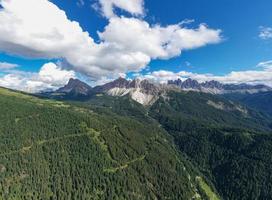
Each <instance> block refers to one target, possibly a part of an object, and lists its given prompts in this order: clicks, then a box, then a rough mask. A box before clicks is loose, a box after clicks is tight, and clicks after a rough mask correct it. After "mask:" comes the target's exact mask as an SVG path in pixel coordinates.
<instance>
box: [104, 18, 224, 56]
mask: <svg viewBox="0 0 272 200" xmlns="http://www.w3.org/2000/svg"><path fill="white" fill-rule="evenodd" d="M220 35H221V30H213V29H209V28H208V27H207V26H206V25H205V24H201V25H200V26H199V27H198V28H196V29H188V28H186V27H183V26H182V24H175V25H169V26H166V27H162V26H160V25H155V26H150V25H149V24H148V23H147V22H145V21H142V20H139V19H136V18H125V17H114V18H111V19H110V21H109V24H108V25H107V26H106V27H105V30H104V32H102V33H99V36H100V38H101V39H102V40H103V41H105V42H106V43H107V44H108V45H110V46H114V47H116V48H118V49H120V50H122V51H124V52H129V51H131V52H135V53H136V52H141V53H142V54H144V55H146V56H147V57H149V58H151V59H158V58H160V59H169V58H172V57H175V56H178V55H180V54H181V52H182V51H183V50H189V49H195V48H198V47H201V46H205V45H207V44H215V43H218V42H220V41H221V39H222V38H221V36H220Z"/></svg>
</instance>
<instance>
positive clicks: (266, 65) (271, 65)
mask: <svg viewBox="0 0 272 200" xmlns="http://www.w3.org/2000/svg"><path fill="white" fill-rule="evenodd" d="M257 67H261V68H265V69H266V70H272V60H269V61H265V62H260V63H259V64H258V65H257Z"/></svg>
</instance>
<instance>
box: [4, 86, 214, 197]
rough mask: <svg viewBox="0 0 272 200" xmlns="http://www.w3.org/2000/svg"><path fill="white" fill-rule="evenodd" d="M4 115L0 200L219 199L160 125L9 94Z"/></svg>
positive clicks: (73, 105)
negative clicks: (177, 149) (176, 148)
mask: <svg viewBox="0 0 272 200" xmlns="http://www.w3.org/2000/svg"><path fill="white" fill-rule="evenodd" d="M0 109H1V112H0V137H1V140H0V199H3V200H7V199H20V200H21V199H25V200H29V199H42V200H46V199H48V200H49V199H50V200H54V199H58V200H62V199H63V200H69V199H209V197H210V198H211V196H212V197H214V198H217V199H218V198H219V197H218V195H217V194H216V192H215V189H214V188H213V187H212V185H211V184H210V183H208V182H209V181H208V180H207V179H206V178H205V177H203V176H202V175H201V174H200V173H199V172H198V170H197V168H196V167H193V166H192V165H191V163H190V162H189V161H188V160H186V159H185V158H184V157H183V156H182V155H181V154H179V153H178V152H177V151H176V150H175V147H174V146H173V145H172V144H171V142H170V141H171V138H170V137H169V136H168V134H167V133H166V132H165V131H164V130H163V129H161V128H160V127H159V125H158V124H157V123H156V122H151V121H146V122H144V121H143V120H142V121H139V120H137V118H135V117H129V115H127V116H125V117H123V116H121V115H117V114H115V113H116V112H115V113H114V112H112V111H111V110H110V109H102V108H101V109H99V108H98V107H96V108H94V109H92V108H91V107H88V108H86V106H83V107H79V106H77V105H75V104H68V103H63V102H58V101H53V100H42V99H38V98H36V97H32V96H28V95H25V94H22V93H17V92H13V91H10V90H6V89H2V88H1V89H0ZM208 184H209V185H210V186H208Z"/></svg>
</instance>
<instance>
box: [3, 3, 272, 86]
mask: <svg viewBox="0 0 272 200" xmlns="http://www.w3.org/2000/svg"><path fill="white" fill-rule="evenodd" d="M12 1H13V2H14V3H13V5H12V4H11V3H8V1H7V0H2V1H0V2H2V3H1V4H2V7H3V8H2V10H4V11H5V10H8V9H12V10H13V11H14V12H17V9H16V6H18V7H19V6H20V5H19V4H20V1H21V2H24V5H25V6H24V8H22V10H23V12H24V13H25V12H27V11H28V9H29V11H30V12H29V14H28V15H29V16H30V15H31V14H33V18H35V17H37V15H39V12H37V13H35V12H34V11H33V9H35V8H36V7H35V6H33V7H32V8H30V7H27V5H31V3H32V2H33V0H11V2H12ZM36 2H39V3H40V4H39V5H38V3H37V5H36V6H37V10H38V8H42V6H43V7H44V8H45V9H44V10H46V9H47V6H48V12H49V13H50V12H53V11H56V12H60V11H61V12H62V11H64V12H65V15H66V17H67V20H66V21H68V22H69V23H70V22H75V21H76V22H78V25H77V26H79V27H80V28H82V32H88V33H89V38H91V39H92V40H93V44H94V45H96V44H98V45H100V44H101V43H105V46H106V45H107V44H108V43H110V45H112V43H115V46H116V45H117V46H119V44H120V46H121V48H123V49H125V50H123V51H121V50H120V49H119V50H120V52H118V55H116V54H112V52H114V49H115V48H116V47H115V46H114V47H111V48H110V47H109V48H107V49H104V50H103V51H102V52H111V54H110V53H107V55H104V54H103V53H101V52H99V53H97V52H96V51H98V50H95V53H94V55H92V56H93V57H96V59H98V58H97V57H98V55H99V56H101V58H100V57H99V60H103V59H104V57H106V58H105V62H102V61H101V62H100V61H99V62H98V61H95V62H94V61H92V62H91V61H90V59H93V58H90V59H88V60H87V59H86V61H85V60H84V62H83V61H82V62H80V61H81V57H80V55H79V56H74V55H71V54H73V52H71V51H69V52H64V51H66V50H65V48H64V47H67V48H69V47H70V48H71V49H72V48H74V47H73V46H72V45H70V43H73V42H74V41H72V42H68V43H69V45H70V46H69V45H67V46H65V45H66V44H65V45H64V47H63V50H62V49H61V48H62V46H61V45H62V44H63V43H61V42H60V43H61V45H60V50H58V52H55V51H54V50H52V49H51V47H50V48H49V47H48V48H49V49H46V48H41V47H39V48H38V47H37V46H35V45H36V42H37V41H31V39H29V38H28V37H27V36H28V35H27V34H30V33H31V34H32V33H33V32H35V34H36V32H37V30H31V31H29V32H27V31H26V32H25V33H23V34H25V35H24V37H22V38H20V37H21V34H19V33H20V32H21V30H20V28H25V27H24V26H23V25H18V24H15V25H14V27H15V30H13V31H15V32H18V35H16V36H15V38H17V39H18V42H17V41H16V39H15V41H12V39H9V38H3V39H2V40H1V37H3V35H2V36H1V33H6V32H4V31H6V30H5V29H4V28H3V27H4V26H5V25H6V26H7V24H8V22H7V21H4V20H5V19H2V21H1V16H0V22H1V24H2V25H0V51H1V53H0V63H2V65H3V64H4V66H6V65H5V64H7V63H12V64H16V65H18V66H16V67H9V69H7V67H2V68H1V64H0V76H1V77H2V80H1V79H0V85H3V86H10V87H18V86H17V85H18V84H15V83H12V84H10V83H7V82H8V81H9V80H7V79H5V80H4V76H7V75H10V76H12V75H13V76H14V77H16V75H15V74H17V75H18V74H20V77H16V78H18V79H20V81H22V82H20V84H21V85H22V84H26V82H27V81H29V76H30V77H31V78H30V79H31V80H30V81H32V82H33V81H36V82H43V83H44V80H40V79H50V78H51V79H52V80H53V79H55V78H54V77H50V78H48V77H49V76H50V74H46V76H47V77H46V78H44V77H42V78H41V77H40V71H41V69H42V67H43V65H44V64H46V63H54V64H56V66H55V68H54V67H53V68H54V69H53V70H59V71H61V70H64V73H66V72H67V71H70V70H71V71H73V72H74V73H69V74H70V75H71V74H72V76H78V77H84V78H83V79H84V80H87V81H89V82H90V83H93V84H99V83H102V82H103V81H107V80H111V79H113V78H116V77H117V76H119V75H120V74H124V73H125V74H127V75H128V77H133V76H135V75H136V74H137V75H139V76H144V77H146V78H151V79H154V80H155V79H156V80H159V81H162V80H164V79H170V78H173V77H174V78H176V77H183V75H184V74H185V77H193V78H196V79H199V80H200V81H201V80H203V81H204V80H208V79H212V78H213V79H217V80H220V81H222V82H227V83H228V82H234V83H236V82H237V83H239V81H238V80H237V79H239V76H243V75H244V74H248V77H241V80H242V81H244V82H249V83H267V84H268V85H270V84H271V83H272V80H271V79H272V78H271V79H269V75H271V76H272V73H271V74H270V72H271V68H272V67H271V66H272V64H271V63H272V62H271V60H272V53H271V48H272V28H271V27H272V12H271V10H272V2H271V0H259V1H248V0H247V1H246V0H220V1H218V0H208V1H203V0H168V1H163V0H146V1H142V0H127V1H123V2H127V5H124V3H122V0H82V1H74V0H67V1H63V0H52V1H51V2H52V3H50V4H55V5H56V6H57V8H54V9H51V8H50V5H49V4H48V2H47V0H37V1H36ZM120 2H121V3H120ZM130 2H132V3H131V4H130ZM103 3H104V4H103ZM103 5H104V7H103ZM109 5H110V6H109ZM39 6H40V7H39ZM106 6H108V7H107V8H108V10H106V9H105V7H106ZM137 6H138V7H137ZM95 8H96V9H95ZM103 8H104V10H103ZM31 9H32V10H31ZM50 9H51V10H50ZM0 12H3V11H0ZM107 12H108V13H107ZM16 14H17V13H16ZM34 14H35V15H36V16H34ZM45 14H46V13H45ZM49 15H50V14H49ZM18 16H19V17H22V18H23V20H29V18H28V17H29V16H25V15H23V14H22V15H21V14H20V13H19V11H18ZM45 16H46V15H45ZM53 16H54V15H52V19H51V21H50V19H48V23H49V22H50V26H52V27H51V28H52V30H53V29H54V22H55V21H54V19H53ZM56 16H57V14H56ZM122 16H123V18H122ZM124 18H125V19H124ZM39 19H41V21H42V22H41V30H40V32H41V33H44V32H45V31H47V29H45V30H43V28H44V27H45V26H47V25H48V23H47V21H46V20H44V18H43V17H42V16H41V17H40V18H39V17H37V20H39ZM61 19H64V18H61ZM134 19H135V20H134ZM32 20H33V19H32ZM111 20H115V23H114V22H112V21H111ZM125 20H127V22H124V21H125ZM133 20H134V22H135V23H139V24H140V26H143V27H144V26H145V24H148V26H149V28H150V29H154V32H156V34H154V35H151V36H150V37H153V36H154V38H156V39H157V37H160V39H161V38H165V37H169V38H167V39H166V41H168V40H169V41H170V42H169V43H170V45H169V49H170V50H165V52H160V53H158V52H159V50H161V49H155V47H154V48H153V46H152V44H148V43H147V44H146V46H148V45H151V46H152V52H151V50H148V49H139V48H140V47H139V46H136V47H133V48H134V49H128V48H129V45H128V44H125V43H124V41H123V40H122V38H120V37H122V36H120V34H121V35H122V33H124V35H126V34H125V32H126V28H124V27H120V29H122V31H123V32H122V31H117V32H116V34H119V36H116V35H114V30H115V28H116V26H118V25H122V24H124V23H130V22H132V21H133ZM184 20H194V21H192V22H191V23H188V24H184V25H178V24H179V23H180V22H182V21H184ZM57 21H58V20H56V23H57ZM60 21H61V20H60ZM2 22H3V23H6V24H3V23H2ZM12 22H13V21H12ZM26 22H27V21H26ZM14 23H15V22H14ZM29 23H30V22H29ZM31 23H32V24H33V23H39V21H37V22H34V21H31ZM31 23H30V24H31ZM43 23H44V25H43ZM135 23H134V24H135ZM9 24H12V23H11V22H9ZM111 24H112V27H110V25H111ZM156 24H157V26H159V27H160V28H165V29H166V27H169V25H177V26H179V27H177V28H176V29H175V31H172V32H171V34H174V33H176V32H178V31H183V29H184V28H186V29H187V30H195V32H196V33H195V34H196V35H195V37H194V38H189V37H188V35H189V36H190V33H186V34H188V35H186V36H185V38H186V39H187V37H188V39H187V40H190V41H191V40H192V41H191V43H195V41H198V40H201V41H202V40H205V41H204V42H203V41H202V42H196V44H194V45H193V44H192V45H190V44H189V42H188V41H184V42H183V43H182V44H180V45H178V47H177V48H178V52H179V51H180V52H181V53H177V51H175V50H176V49H174V50H173V48H172V46H173V45H172V44H171V42H173V43H174V42H175V41H177V40H173V41H172V38H171V37H172V36H166V35H167V34H166V33H163V34H161V33H159V34H157V32H159V30H161V29H160V28H158V29H159V30H157V29H156V30H155V28H154V26H155V25H156ZM200 24H205V25H204V26H205V30H204V33H200V31H199V30H198V28H199V26H200ZM1 26H3V27H2V30H1ZM55 26H56V27H57V28H56V35H60V38H63V37H64V36H66V35H64V36H62V35H61V34H66V32H67V31H66V30H65V31H63V32H62V30H63V29H64V28H67V27H70V25H69V26H67V27H64V28H63V27H61V26H60V24H56V25H55ZM129 26H130V25H129ZM16 27H17V30H16ZM27 27H28V26H27ZM71 27H72V26H71ZM107 27H109V29H108V31H105V29H106V28H107ZM62 28H63V29H62ZM117 28H119V27H117ZM37 29H39V28H37ZM219 29H220V30H221V32H216V31H219ZM76 30H78V29H76ZM128 30H129V28H128ZM132 30H133V29H132ZM141 30H142V29H141ZM167 30H168V29H167ZM1 31H2V32H1ZM152 31H153V30H152ZM163 31H164V30H163ZM68 32H69V31H68ZM98 32H101V33H102V36H101V35H99V34H98ZM145 33H146V32H143V34H145ZM39 34H40V33H39ZM69 34H70V33H69ZM79 34H80V35H81V36H82V37H83V38H84V36H83V34H82V33H79ZM127 34H128V35H130V34H133V32H131V33H127ZM152 34H153V32H152ZM158 35H159V36H158ZM50 36H51V32H50V34H49V35H46V37H50ZM51 37H52V38H53V37H54V36H53V35H52V36H51ZM72 37H77V35H74V36H72ZM124 37H126V36H124ZM150 37H148V39H149V38H150ZM179 37H180V38H179ZM203 38H204V39H203ZM28 39H29V42H28V43H26V42H24V43H23V44H21V41H22V40H26V41H27V40H28ZM49 39H50V38H49ZM49 39H48V38H46V40H48V41H49ZM152 39H153V38H151V40H152ZM178 39H179V40H183V38H182V36H178ZM186 39H184V40H186ZM161 40H163V39H161ZM194 40H195V41H194ZM7 41H8V42H7ZM39 41H40V40H39ZM80 41H81V40H80ZM82 41H83V40H82ZM1 42H2V44H1ZM5 42H6V43H5ZM16 42H17V43H16ZM118 42H119V43H118ZM129 42H130V43H131V44H132V43H133V42H135V43H137V42H139V43H141V41H137V39H136V41H133V40H132V41H129ZM34 43H35V45H34ZM54 43H56V47H55V48H57V49H58V45H57V43H58V40H55V39H54ZM123 43H124V44H123ZM155 43H156V42H155ZM38 44H39V43H38ZM47 44H48V43H44V44H43V43H41V46H42V45H45V46H46V47H47ZM49 44H50V45H51V43H49ZM88 44H89V43H88ZM90 44H91V43H90ZM144 44H145V43H143V45H140V46H141V48H144V47H143V46H144ZM156 44H157V43H156ZM5 45H6V46H5ZM31 45H32V46H31ZM166 45H168V44H166ZM7 46H8V47H7ZM9 46H11V47H9ZM82 46H84V47H85V46H87V44H86V45H85V44H82ZM89 46H90V45H89ZM100 46H103V45H100ZM132 46H133V45H132ZM184 46H186V47H184ZM161 47H163V46H160V48H161ZM78 48H79V49H80V50H81V49H82V48H81V47H78V46H75V49H78ZM99 48H100V47H99ZM103 48H104V47H103ZM150 48H151V47H150ZM17 49H19V50H17ZM119 50H118V51H119ZM43 51H44V52H43ZM61 51H63V52H61ZM124 51H126V52H124ZM173 51H175V52H173ZM83 52H88V53H87V54H86V55H85V54H83V55H82V57H84V58H85V57H86V56H89V55H90V54H92V53H93V50H92V49H91V48H89V47H88V51H87V50H84V51H83ZM139 52H140V53H142V52H143V53H144V54H145V55H138V53H139ZM146 52H148V53H146ZM136 53H137V55H136ZM75 54H76V53H75ZM108 54H109V55H108ZM123 54H124V57H125V58H128V61H127V60H123V61H120V66H119V65H118V63H117V64H115V63H113V66H112V67H113V68H112V69H111V68H110V62H112V59H109V61H107V56H109V57H110V58H111V57H112V55H114V56H117V57H122V56H123ZM127 54H128V55H129V56H132V58H130V57H128V55H127ZM54 55H56V56H54ZM140 56H141V58H140ZM143 56H144V57H143ZM131 59H134V60H137V61H135V62H132V61H131ZM63 60H64V61H65V62H63ZM79 60H80V61H79ZM103 64H104V65H105V66H102V65H103ZM81 65H82V66H81ZM108 65H109V66H108ZM101 66H102V67H101ZM116 68H118V69H116ZM45 70H47V69H45ZM18 71H19V73H18ZM51 71H52V70H51ZM111 71H112V72H114V75H112V74H111ZM249 71H250V72H252V74H251V73H248V72H249ZM153 72H157V73H153ZM158 72H163V73H161V74H162V75H160V73H158ZM181 72H183V73H181ZM233 72H234V73H237V74H234V75H233V74H231V73H233ZM243 72H245V73H243ZM254 72H255V73H254ZM260 72H261V73H260ZM24 73H27V74H28V77H27V78H26V76H25V75H24ZM29 73H32V75H29ZM46 73H50V72H48V71H46ZM267 73H268V74H269V75H267V77H264V79H263V80H261V77H262V75H263V74H267ZM158 74H159V75H158ZM155 75H156V77H154V76H155ZM249 76H251V77H252V76H254V77H255V76H256V78H255V79H254V80H253V79H252V78H250V77H249ZM33 77H35V78H33ZM237 77H238V78H237ZM22 79H24V80H22ZM14 80H15V79H14ZM14 80H13V81H14ZM66 81H67V80H66V79H65V80H63V81H60V80H58V81H56V83H46V84H43V83H41V84H40V85H39V84H38V85H39V86H38V87H41V88H42V89H44V88H46V87H49V88H54V87H57V86H59V85H60V84H63V83H64V82H66ZM47 82H49V81H47ZM36 85H37V83H36ZM29 87H30V86H29ZM18 89H20V88H18Z"/></svg>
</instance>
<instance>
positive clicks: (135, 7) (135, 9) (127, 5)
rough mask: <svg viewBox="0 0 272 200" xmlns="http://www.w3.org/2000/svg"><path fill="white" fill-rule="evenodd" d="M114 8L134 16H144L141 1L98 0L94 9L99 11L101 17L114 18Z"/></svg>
mask: <svg viewBox="0 0 272 200" xmlns="http://www.w3.org/2000/svg"><path fill="white" fill-rule="evenodd" d="M115 7H116V8H119V9H122V10H124V11H127V12H128V13H130V14H132V15H134V16H143V15H144V1H143V0H98V3H96V4H95V8H96V9H98V10H100V11H101V13H102V14H103V16H105V17H107V18H111V17H115V16H116V14H115V13H114V10H115Z"/></svg>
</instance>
